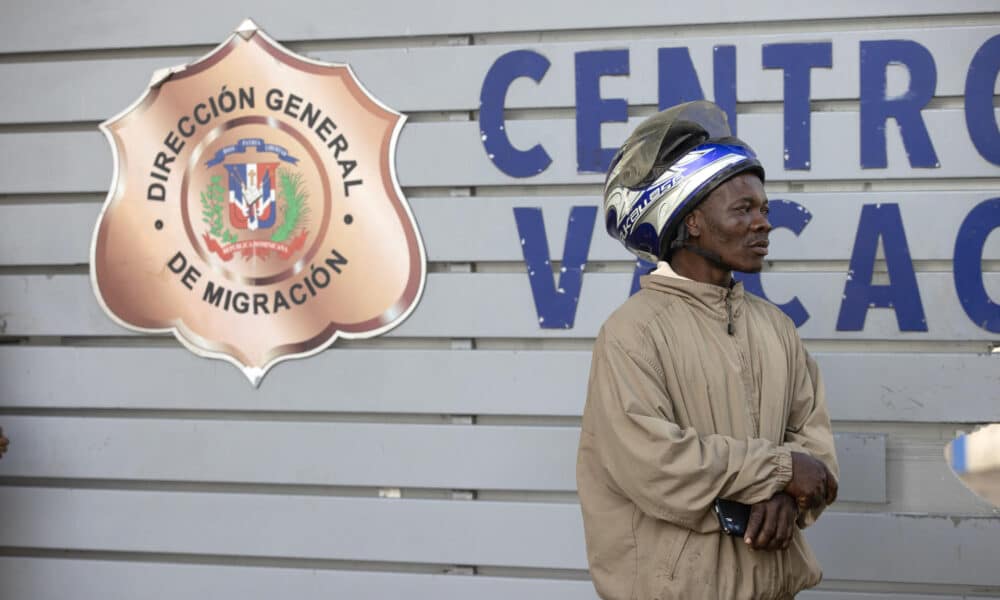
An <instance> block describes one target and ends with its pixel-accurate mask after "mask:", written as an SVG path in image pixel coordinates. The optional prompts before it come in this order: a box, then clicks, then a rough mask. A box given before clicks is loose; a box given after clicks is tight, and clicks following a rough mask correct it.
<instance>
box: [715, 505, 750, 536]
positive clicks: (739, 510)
mask: <svg viewBox="0 0 1000 600" xmlns="http://www.w3.org/2000/svg"><path fill="white" fill-rule="evenodd" d="M715 515H716V516H717V517H719V526H720V527H722V532H723V533H725V534H726V535H731V536H738V537H743V536H744V535H745V534H746V532H747V521H749V520H750V505H749V504H743V503H741V502H735V501H733V500H723V499H722V498H716V499H715Z"/></svg>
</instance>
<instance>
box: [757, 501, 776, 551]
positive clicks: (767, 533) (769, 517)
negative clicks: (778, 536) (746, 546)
mask: <svg viewBox="0 0 1000 600" xmlns="http://www.w3.org/2000/svg"><path fill="white" fill-rule="evenodd" d="M763 507H764V510H763V511H761V512H763V513H764V518H763V522H762V523H761V526H760V533H759V534H757V537H755V538H754V539H753V544H752V546H753V547H754V548H756V549H758V550H767V549H769V548H770V545H771V541H772V540H773V539H774V533H775V531H776V530H777V526H778V523H777V518H776V517H777V516H778V515H777V512H778V511H777V510H776V509H775V504H774V502H773V501H769V502H765V503H764V504H763Z"/></svg>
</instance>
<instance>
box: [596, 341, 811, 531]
mask: <svg viewBox="0 0 1000 600" xmlns="http://www.w3.org/2000/svg"><path fill="white" fill-rule="evenodd" d="M587 395H588V398H587V404H588V410H590V411H593V414H592V415H591V416H592V417H594V418H590V419H585V421H584V426H585V428H587V427H588V426H589V427H591V428H592V432H591V433H593V434H594V439H595V446H596V449H597V454H598V456H599V457H600V460H601V462H602V463H603V467H604V468H605V470H606V471H607V472H608V474H609V477H610V478H611V479H612V480H613V482H614V483H615V484H616V485H617V486H618V487H619V488H620V492H622V493H623V494H624V495H626V496H628V497H629V498H630V499H631V500H632V501H633V502H635V504H636V505H637V506H638V507H639V508H640V509H641V510H642V511H643V512H644V513H646V514H649V515H651V516H653V517H656V518H659V519H662V520H665V521H669V522H671V523H674V524H677V525H680V526H682V527H686V528H689V529H699V527H704V525H702V523H703V522H704V516H705V512H706V511H708V510H710V509H711V507H712V504H713V502H714V501H715V499H716V498H718V497H722V498H729V499H733V500H737V501H740V502H745V503H748V504H750V503H754V502H760V501H762V500H767V499H769V498H770V497H772V496H773V495H774V494H775V493H777V492H779V491H781V490H782V489H784V487H785V485H786V484H787V483H788V481H789V480H790V479H791V473H792V463H791V453H790V451H789V450H788V448H785V447H783V446H779V445H777V444H775V443H774V442H771V441H768V440H765V439H749V440H738V439H735V438H732V437H727V436H723V435H699V434H698V432H697V431H695V430H693V429H690V428H682V427H680V426H678V425H677V424H676V423H675V420H674V415H673V414H672V413H673V410H672V408H671V407H672V404H671V402H670V401H669V398H668V397H667V390H666V385H665V380H664V376H663V373H662V372H661V370H660V369H659V368H657V367H656V365H655V363H653V362H652V361H650V360H647V359H646V358H645V357H643V356H641V355H639V354H638V353H636V352H634V351H629V350H627V349H625V348H624V347H623V346H622V345H621V344H619V343H617V342H615V341H614V340H610V339H607V338H605V337H604V336H603V335H602V336H601V337H599V338H598V341H597V343H596V345H595V347H594V358H593V363H592V365H591V373H590V383H589V388H588V393H587Z"/></svg>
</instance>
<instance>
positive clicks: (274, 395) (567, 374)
mask: <svg viewBox="0 0 1000 600" xmlns="http://www.w3.org/2000/svg"><path fill="white" fill-rule="evenodd" d="M814 356H815V358H816V360H817V361H818V362H819V365H820V368H821V369H822V372H823V376H824V381H825V385H826V390H827V396H828V401H829V405H830V413H831V416H832V417H833V419H834V420H835V421H861V422H873V421H875V422H878V421H882V422H888V421H898V422H909V423H913V422H943V423H970V422H971V423H981V422H990V421H1000V385H998V384H1000V368H998V362H997V361H998V360H1000V358H998V357H996V356H990V355H983V354H931V353H924V354H918V353H912V352H909V353H902V354H889V353H884V352H881V353H878V352H872V353H858V352H819V353H814ZM589 369H590V352H588V351H572V350H555V351H545V350H531V351H504V350H346V349H336V347H335V349H333V350H328V351H326V352H324V353H322V354H320V355H319V356H316V357H314V358H312V359H310V360H309V361H290V362H288V363H284V364H282V365H280V366H278V367H277V368H275V370H274V372H273V373H271V374H269V375H268V376H267V379H265V380H264V382H263V383H262V384H261V387H260V388H259V389H252V388H250V387H249V386H246V385H245V383H244V381H243V379H242V377H243V375H242V374H240V373H239V371H237V370H236V369H234V368H232V367H231V366H230V365H228V364H226V363H223V362H220V361H212V360H204V359H201V358H198V357H196V356H194V355H192V354H190V353H189V352H187V351H186V350H184V349H181V348H142V347H138V348H100V347H77V348H68V347H0V398H3V406H5V407H7V408H12V409H17V410H19V411H22V412H24V411H51V410H55V409H71V410H74V411H88V410H90V411H97V410H100V411H107V410H115V409H131V410H134V411H164V410H166V411H248V412H252V413H255V414H258V415H260V414H261V413H264V414H266V413H281V414H284V415H294V414H295V413H316V414H323V413H366V414H379V413H384V414H392V413H398V414H443V415H448V414H458V415H491V416H497V415H507V416H509V415H523V416H526V417H530V416H535V417H546V416H560V417H567V416H568V417H579V416H580V415H581V414H582V413H583V404H584V399H585V397H586V386H587V372H588V370H589ZM387 370H391V372H392V376H391V377H386V376H385V373H386V371H387ZM445 373H446V374H448V376H447V377H441V374H445ZM109 381H113V382H114V384H113V385H105V384H106V383H107V382H109ZM67 389H73V390H74V393H72V394H67V393H65V390H67ZM415 389H417V390H422V389H433V392H434V393H428V394H419V395H415V394H413V393H412V391H413V390H415ZM0 469H2V466H0Z"/></svg>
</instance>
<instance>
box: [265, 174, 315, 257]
mask: <svg viewBox="0 0 1000 600" xmlns="http://www.w3.org/2000/svg"><path fill="white" fill-rule="evenodd" d="M278 187H279V188H280V190H281V195H282V196H284V198H285V210H284V220H283V221H282V223H281V225H279V226H278V227H277V228H275V230H274V233H273V234H271V241H272V242H283V241H285V240H287V239H288V238H289V237H290V236H291V235H292V233H293V232H294V231H295V228H296V227H298V224H299V220H301V219H302V218H303V217H304V216H306V214H308V212H309V207H308V206H306V199H307V198H308V197H309V194H308V193H307V192H306V190H305V189H304V186H303V183H302V174H301V173H289V172H288V171H287V170H285V169H279V170H278Z"/></svg>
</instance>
